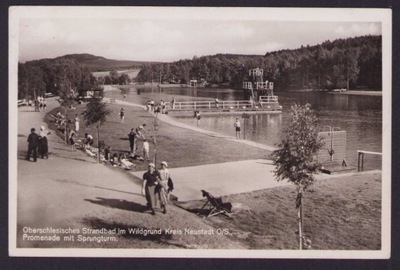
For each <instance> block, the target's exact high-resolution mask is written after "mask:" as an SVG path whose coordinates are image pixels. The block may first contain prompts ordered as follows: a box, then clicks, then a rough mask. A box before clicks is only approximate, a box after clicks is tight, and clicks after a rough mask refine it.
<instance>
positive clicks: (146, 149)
mask: <svg viewBox="0 0 400 270" xmlns="http://www.w3.org/2000/svg"><path fill="white" fill-rule="evenodd" d="M142 150H143V158H144V159H145V160H150V157H149V151H150V145H149V142H148V141H147V140H146V139H144V141H143V148H142Z"/></svg>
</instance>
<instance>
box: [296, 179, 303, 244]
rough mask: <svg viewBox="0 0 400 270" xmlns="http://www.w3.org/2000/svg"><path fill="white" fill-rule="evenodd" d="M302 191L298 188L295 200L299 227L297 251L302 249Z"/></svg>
mask: <svg viewBox="0 0 400 270" xmlns="http://www.w3.org/2000/svg"><path fill="white" fill-rule="evenodd" d="M302 195H303V190H302V188H301V187H300V188H299V189H298V193H297V198H296V207H297V218H298V226H299V249H300V250H302V249H303V202H302V197H303V196H302Z"/></svg>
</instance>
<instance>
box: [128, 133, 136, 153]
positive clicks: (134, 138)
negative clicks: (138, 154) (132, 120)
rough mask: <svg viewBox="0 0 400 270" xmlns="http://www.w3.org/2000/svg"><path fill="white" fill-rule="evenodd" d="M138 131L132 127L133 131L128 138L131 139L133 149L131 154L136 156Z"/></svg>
mask: <svg viewBox="0 0 400 270" xmlns="http://www.w3.org/2000/svg"><path fill="white" fill-rule="evenodd" d="M136 135H137V134H136V132H135V130H134V129H133V128H132V129H131V132H129V134H128V139H129V149H130V150H131V155H132V156H134V155H135V149H136V147H135V144H136Z"/></svg>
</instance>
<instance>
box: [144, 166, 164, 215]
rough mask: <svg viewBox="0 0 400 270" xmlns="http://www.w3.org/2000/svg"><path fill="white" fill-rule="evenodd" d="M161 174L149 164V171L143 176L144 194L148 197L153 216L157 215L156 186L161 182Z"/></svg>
mask: <svg viewBox="0 0 400 270" xmlns="http://www.w3.org/2000/svg"><path fill="white" fill-rule="evenodd" d="M159 180H160V179H159V174H158V172H157V171H156V170H155V165H154V164H153V163H149V166H148V171H147V172H145V173H144V174H143V186H142V194H143V195H145V196H146V201H147V207H148V208H149V209H150V210H151V214H152V215H155V214H156V212H155V211H154V207H155V204H156V197H155V192H156V186H157V185H158V181H159Z"/></svg>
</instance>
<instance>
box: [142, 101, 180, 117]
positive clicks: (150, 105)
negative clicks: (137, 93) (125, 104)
mask: <svg viewBox="0 0 400 270" xmlns="http://www.w3.org/2000/svg"><path fill="white" fill-rule="evenodd" d="M172 104H175V100H174V99H173V103H172ZM172 106H174V105H172ZM147 111H148V112H154V113H155V115H156V116H157V115H158V114H159V113H161V114H166V113H167V103H166V102H165V101H164V100H161V101H160V103H158V104H155V102H154V100H153V99H150V100H148V101H147Z"/></svg>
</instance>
